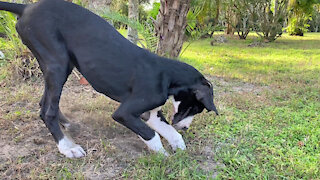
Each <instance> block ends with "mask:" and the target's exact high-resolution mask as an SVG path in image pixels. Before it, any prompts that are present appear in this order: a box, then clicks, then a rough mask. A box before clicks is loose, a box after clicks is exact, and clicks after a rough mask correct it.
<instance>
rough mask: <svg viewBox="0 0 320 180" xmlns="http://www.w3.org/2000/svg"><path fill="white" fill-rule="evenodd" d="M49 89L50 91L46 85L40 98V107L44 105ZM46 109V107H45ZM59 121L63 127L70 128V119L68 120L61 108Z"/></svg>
mask: <svg viewBox="0 0 320 180" xmlns="http://www.w3.org/2000/svg"><path fill="white" fill-rule="evenodd" d="M47 91H48V90H47V88H46V87H45V90H44V93H43V96H42V98H41V100H40V103H39V105H40V107H42V106H43V105H44V102H45V97H46V94H47ZM44 109H45V108H44ZM59 122H60V125H61V126H62V127H63V128H65V129H68V128H70V126H71V123H70V121H69V120H68V118H66V117H65V116H64V115H63V113H62V112H61V111H60V109H59Z"/></svg>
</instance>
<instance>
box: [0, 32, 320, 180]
mask: <svg viewBox="0 0 320 180" xmlns="http://www.w3.org/2000/svg"><path fill="white" fill-rule="evenodd" d="M122 33H124V32H122ZM256 38H257V37H256V36H254V35H251V36H249V37H248V39H247V40H237V39H236V38H234V37H228V43H225V44H214V46H211V45H210V41H211V40H212V39H205V40H200V41H197V42H194V43H192V44H191V45H190V47H189V48H188V49H187V50H186V51H185V52H184V54H183V55H182V57H181V61H184V62H187V63H189V64H191V65H193V66H194V67H196V68H197V69H199V70H200V71H201V72H202V73H204V74H205V75H206V76H207V77H208V78H209V79H210V80H211V81H212V82H213V84H214V89H215V102H216V105H217V107H218V109H219V111H220V113H221V115H220V116H215V115H213V113H202V114H200V115H197V116H196V119H195V120H194V122H193V124H192V127H191V129H189V130H188V131H186V132H181V133H182V134H183V137H184V139H185V141H186V144H187V147H188V150H187V151H185V152H181V151H178V152H177V153H175V154H173V153H171V154H173V155H171V156H169V157H167V158H165V157H163V156H161V155H156V154H144V155H142V156H138V157H136V158H131V156H130V155H126V156H124V155H122V156H121V157H116V156H117V154H120V151H119V147H118V146H117V145H116V143H115V142H114V141H111V140H110V139H108V138H106V137H104V136H98V138H100V139H98V141H97V142H95V143H96V146H97V147H96V148H97V151H98V152H99V153H98V154H90V153H88V157H86V158H83V159H80V160H67V159H64V158H62V157H60V156H59V157H58V159H57V160H52V162H51V161H50V163H48V162H46V161H44V160H42V161H40V164H41V168H39V167H37V166H31V168H30V169H31V170H30V174H29V175H27V177H29V178H31V179H54V178H59V179H86V176H85V174H86V173H85V172H87V170H88V169H89V167H94V170H95V172H96V171H97V172H99V171H102V172H103V169H105V167H109V166H110V164H121V167H123V168H122V169H121V170H120V172H119V176H117V177H118V178H119V179H213V178H217V179H319V178H320V168H319V167H320V113H319V109H320V78H319V74H320V48H319V47H320V33H308V34H306V35H305V36H304V37H291V36H288V35H286V34H285V35H284V36H283V37H281V38H279V39H278V40H276V41H275V42H274V43H268V44H264V47H259V46H258V47H248V45H249V44H251V43H252V42H255V41H256V40H257V39H256ZM0 42H2V41H0ZM0 45H1V47H4V46H8V45H5V44H3V43H0ZM4 52H5V51H4ZM3 67H4V66H3ZM3 67H0V68H3ZM0 84H1V83H0ZM17 86H18V85H17ZM25 86H30V87H29V89H34V87H31V85H24V86H22V88H21V90H20V91H21V92H20V91H18V92H17V93H16V94H15V96H13V97H7V98H4V97H2V99H1V97H0V99H1V100H5V101H6V103H7V104H9V105H10V104H14V103H15V102H16V101H31V102H32V103H35V102H36V101H38V99H39V97H38V95H39V94H37V98H34V97H30V95H28V92H31V91H32V90H30V91H29V90H28V88H26V87H25ZM15 88H18V87H15ZM13 89H14V88H13ZM27 90H28V91H27ZM26 91H27V92H26ZM10 92H12V88H11V87H9V88H7V89H3V90H1V91H0V93H2V94H9V93H10ZM2 94H1V95H2ZM84 95H85V96H90V98H92V97H91V95H88V93H86V94H84ZM92 96H93V95H92ZM85 101H86V103H85V102H83V103H82V104H81V107H80V109H81V110H77V109H79V107H78V106H79V105H75V106H73V107H72V108H75V109H72V108H69V109H71V111H76V112H77V113H79V112H84V111H85V112H84V113H83V114H82V115H80V116H85V115H86V114H87V115H88V117H90V116H95V119H102V120H103V119H106V118H108V117H109V116H110V114H111V111H113V110H114V109H115V106H116V105H114V103H110V102H109V101H107V102H108V103H105V102H106V99H105V98H102V97H99V96H98V97H97V98H96V99H95V100H92V101H90V99H89V98H85ZM0 104H1V103H0ZM67 104H70V103H67ZM0 110H1V107H0ZM106 111H108V112H106ZM109 111H110V112H109ZM164 111H165V113H166V114H170V113H171V112H170V106H169V105H167V106H165V108H164ZM35 113H36V112H34V109H30V108H27V107H24V106H23V105H22V107H20V108H17V109H13V108H11V111H10V113H7V115H6V116H3V117H2V118H3V119H5V120H7V121H8V122H9V123H11V122H12V123H16V119H22V118H25V119H30V120H29V121H31V119H34V118H35V117H34V114H35ZM97 117H99V118H97ZM167 118H169V115H167ZM0 119H1V117H0ZM84 119H87V117H85V118H84ZM0 123H1V122H0ZM95 124H97V125H96V126H97V129H96V130H97V131H95V132H94V133H95V134H102V133H107V132H105V131H106V129H107V130H112V129H115V130H116V131H117V132H118V129H119V130H121V131H123V130H124V129H122V127H120V126H118V125H117V124H115V123H114V122H113V121H112V120H111V119H110V117H109V119H108V122H106V123H105V124H103V125H102V124H101V123H95ZM87 125H88V124H87ZM99 125H100V126H101V127H99ZM12 131H13V135H12V136H13V141H17V142H16V143H19V142H23V141H24V137H23V136H22V135H23V132H20V131H22V130H21V128H20V129H15V128H13V130H12ZM100 131H101V132H100ZM128 133H129V132H128V131H126V132H125V133H124V134H128ZM90 137H91V136H90ZM118 140H120V139H118ZM137 141H138V140H137ZM89 144H91V145H94V142H90V141H89ZM121 144H123V143H121ZM165 146H166V147H167V149H169V148H168V146H167V144H165ZM49 147H50V146H49ZM49 147H47V146H43V147H42V150H41V151H40V152H39V153H38V154H36V155H35V157H21V158H19V159H17V160H14V161H13V160H12V161H13V162H11V160H10V162H9V163H11V164H16V167H25V166H27V165H26V164H27V163H28V162H31V161H36V160H37V159H41V157H44V156H43V155H44V154H45V152H46V151H49V150H48V149H49ZM52 147H54V145H53V146H52ZM37 149H38V148H37ZM51 151H52V150H51ZM100 151H101V152H100ZM54 152H55V153H56V154H54V155H53V157H55V156H58V155H57V152H56V151H54ZM50 157H51V156H50ZM113 157H116V158H115V159H113V160H112V161H111V162H109V161H110V159H112V158H113ZM130 158H131V159H130ZM2 166H6V164H5V163H4V165H0V172H1V169H2V168H4V167H2ZM117 172H118V171H117ZM104 173H106V172H104ZM22 177H23V176H22Z"/></svg>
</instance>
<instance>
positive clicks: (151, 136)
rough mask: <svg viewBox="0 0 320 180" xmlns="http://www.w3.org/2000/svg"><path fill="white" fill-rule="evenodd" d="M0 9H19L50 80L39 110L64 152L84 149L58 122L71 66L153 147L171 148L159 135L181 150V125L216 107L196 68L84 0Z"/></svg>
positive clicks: (46, 0) (23, 33) (24, 32)
mask: <svg viewBox="0 0 320 180" xmlns="http://www.w3.org/2000/svg"><path fill="white" fill-rule="evenodd" d="M0 10H6V11H10V12H13V13H15V14H17V15H18V16H19V19H18V22H17V24H16V29H17V31H18V33H19V35H20V37H21V39H22V41H23V43H24V44H25V45H27V47H28V48H29V49H30V50H31V51H32V53H33V54H34V56H35V57H36V58H37V60H38V62H39V65H40V68H41V70H42V72H43V75H44V79H45V90H44V95H43V97H42V99H41V102H40V106H41V112H40V117H41V119H42V120H43V121H44V123H45V124H46V126H47V127H48V129H49V131H50V132H51V134H52V135H53V138H54V139H55V141H56V143H57V146H58V148H59V151H60V152H61V153H62V154H64V155H65V156H67V157H69V158H73V157H82V156H85V154H86V153H85V151H84V150H83V149H82V148H81V147H80V146H79V145H77V144H75V143H74V142H73V141H72V139H70V138H68V137H67V136H65V135H64V133H63V131H62V130H61V128H60V124H61V125H62V126H68V125H69V122H68V121H67V120H66V118H65V117H64V116H63V114H62V113H61V111H60V109H59V100H60V96H61V91H62V88H63V85H64V83H65V82H66V80H67V77H68V76H69V74H70V73H71V71H72V69H73V68H74V67H76V68H77V69H78V70H79V71H80V72H81V73H82V74H83V76H84V77H85V78H86V79H87V80H88V81H89V82H90V84H91V85H92V87H93V88H94V89H95V90H97V91H98V92H100V93H103V94H105V95H106V96H108V97H110V98H111V99H113V100H115V101H118V102H120V103H121V105H120V106H119V108H118V109H117V110H116V111H115V112H114V113H113V115H112V117H113V119H115V120H116V121H117V122H119V123H121V124H122V125H124V126H126V127H127V128H129V129H131V130H132V131H133V132H135V133H136V134H137V135H139V137H140V138H141V139H142V141H144V142H145V143H146V145H147V146H148V147H149V148H150V149H151V150H153V151H156V152H160V153H163V154H167V152H166V151H165V149H164V148H163V146H162V143H161V141H160V136H159V134H160V135H161V136H163V137H164V138H165V139H166V140H167V141H168V142H169V144H170V145H171V146H172V148H173V149H174V150H175V149H177V148H180V149H182V150H183V149H185V148H186V146H185V143H184V140H183V139H182V136H181V135H180V134H179V133H178V132H177V131H176V129H185V128H188V127H189V126H190V124H191V122H192V118H193V116H194V115H195V114H198V113H200V112H202V111H203V109H204V108H205V109H207V110H208V111H215V112H216V114H218V112H217V110H216V108H215V105H214V103H213V90H212V85H211V84H210V82H209V81H208V80H206V79H205V78H204V76H203V75H202V74H200V73H199V72H198V71H197V70H196V69H195V68H193V67H192V66H190V65H187V64H185V63H181V62H178V61H175V60H170V59H166V58H163V57H159V56H157V55H155V54H153V53H150V52H149V51H147V50H144V49H141V48H139V47H138V46H136V45H134V44H132V43H131V42H129V41H128V40H126V39H125V38H124V37H123V36H122V35H120V34H119V33H118V32H117V31H116V30H115V29H114V28H113V27H112V26H111V25H109V24H108V23H107V22H106V21H105V20H104V19H102V18H100V17H99V16H97V15H95V14H93V13H92V12H90V11H88V10H86V9H84V8H82V7H80V6H77V5H75V4H72V3H69V2H65V1H63V0H41V1H40V2H38V3H34V4H30V5H23V4H15V3H7V2H0ZM169 96H173V98H174V100H175V103H174V106H175V111H176V113H175V115H174V118H173V120H172V124H173V126H174V127H175V128H176V129H175V128H173V126H171V125H170V124H168V123H167V121H166V120H165V118H164V117H163V115H162V114H161V109H160V107H161V106H162V105H163V104H164V103H165V102H166V100H167V99H168V97H169ZM141 118H143V119H145V120H146V123H144V122H143V121H142V120H141ZM158 133H159V134H158Z"/></svg>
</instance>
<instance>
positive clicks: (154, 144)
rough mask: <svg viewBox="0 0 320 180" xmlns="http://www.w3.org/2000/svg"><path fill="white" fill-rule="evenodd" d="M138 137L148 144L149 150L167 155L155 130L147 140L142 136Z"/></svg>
mask: <svg viewBox="0 0 320 180" xmlns="http://www.w3.org/2000/svg"><path fill="white" fill-rule="evenodd" d="M139 137H140V136H139ZM140 139H141V140H142V141H143V142H144V143H145V144H146V145H147V146H148V148H149V149H150V150H152V151H154V152H157V153H161V154H163V155H165V156H168V155H169V154H168V153H167V151H166V150H165V149H164V147H163V146H162V143H161V139H160V136H159V134H158V133H156V132H155V136H154V137H153V138H152V139H150V140H148V141H146V140H144V139H143V138H142V137H140Z"/></svg>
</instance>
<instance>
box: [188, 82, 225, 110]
mask: <svg viewBox="0 0 320 180" xmlns="http://www.w3.org/2000/svg"><path fill="white" fill-rule="evenodd" d="M194 93H195V96H196V99H197V100H198V101H200V102H201V103H202V104H203V105H204V107H205V108H206V109H207V110H208V111H214V112H215V113H216V114H217V115H219V113H218V111H217V108H216V106H215V105H214V103H213V90H212V87H209V86H207V85H198V86H197V87H196V89H195V90H194Z"/></svg>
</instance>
